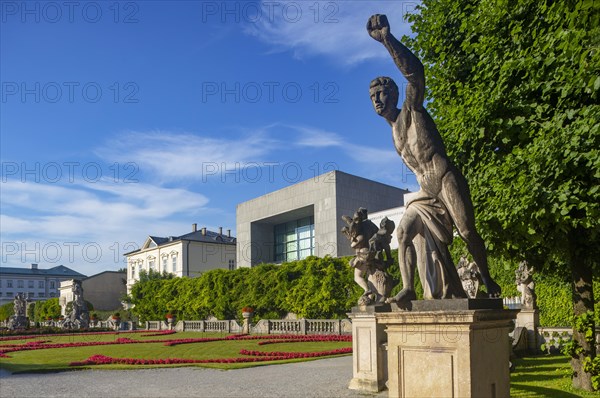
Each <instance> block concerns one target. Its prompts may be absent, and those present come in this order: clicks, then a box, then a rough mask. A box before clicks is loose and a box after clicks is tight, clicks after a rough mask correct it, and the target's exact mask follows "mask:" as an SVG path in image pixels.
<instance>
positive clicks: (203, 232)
mask: <svg viewBox="0 0 600 398" xmlns="http://www.w3.org/2000/svg"><path fill="white" fill-rule="evenodd" d="M202 236H206V227H202Z"/></svg>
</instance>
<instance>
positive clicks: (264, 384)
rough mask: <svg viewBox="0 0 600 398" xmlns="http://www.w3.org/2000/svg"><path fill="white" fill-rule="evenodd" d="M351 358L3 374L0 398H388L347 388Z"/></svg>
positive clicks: (383, 395)
mask: <svg viewBox="0 0 600 398" xmlns="http://www.w3.org/2000/svg"><path fill="white" fill-rule="evenodd" d="M351 378H352V357H351V356H346V357H338V358H331V359H320V360H316V361H308V362H299V363H291V364H284V365H267V366H258V367H255V368H247V369H236V370H227V371H224V370H216V369H207V368H196V367H188V368H161V369H141V370H118V371H116V370H112V371H111V370H82V371H71V372H61V373H47V374H15V375H11V374H9V373H7V372H6V371H1V370H0V397H2V398H9V397H10V398H12V397H15V398H17V397H18V398H20V397H35V398H38V397H44V398H50V397H77V398H84V397H94V398H95V397H143V398H147V397H180V398H186V397H240V398H241V397H244V398H248V397H277V398H279V397H290V398H293V397H332V398H333V397H362V398H369V397H377V398H379V397H387V391H384V392H381V393H379V394H375V395H374V394H368V393H361V392H358V391H354V390H349V389H348V382H349V381H350V379H351Z"/></svg>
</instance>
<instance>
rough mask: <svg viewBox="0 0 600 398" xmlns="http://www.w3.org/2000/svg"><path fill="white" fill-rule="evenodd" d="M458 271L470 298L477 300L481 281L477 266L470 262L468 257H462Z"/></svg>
mask: <svg viewBox="0 0 600 398" xmlns="http://www.w3.org/2000/svg"><path fill="white" fill-rule="evenodd" d="M457 271H458V277H459V278H460V281H461V283H462V286H463V289H464V290H465V293H467V296H469V298H476V297H477V292H478V291H479V283H480V280H481V275H480V274H479V268H478V267H477V264H476V263H475V262H474V261H471V262H469V261H468V260H467V257H465V256H461V257H460V260H458V267H457Z"/></svg>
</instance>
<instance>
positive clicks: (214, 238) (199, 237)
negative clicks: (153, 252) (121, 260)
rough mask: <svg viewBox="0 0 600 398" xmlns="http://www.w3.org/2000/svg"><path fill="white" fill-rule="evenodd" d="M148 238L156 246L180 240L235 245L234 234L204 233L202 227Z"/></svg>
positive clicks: (138, 250)
mask: <svg viewBox="0 0 600 398" xmlns="http://www.w3.org/2000/svg"><path fill="white" fill-rule="evenodd" d="M148 239H151V240H152V241H153V242H154V243H156V246H162V245H165V244H168V243H173V242H177V241H181V240H185V241H190V242H204V243H216V244H221V245H235V242H236V238H235V237H234V236H227V235H224V234H219V233H218V232H214V231H209V230H206V234H202V229H200V230H198V231H195V232H190V233H187V234H184V235H181V236H169V237H168V238H163V237H160V236H152V235H150V236H148ZM148 239H146V242H147V241H148ZM144 249H145V248H144V247H142V248H141V249H137V250H132V251H130V252H128V253H125V254H124V255H125V256H126V255H128V254H132V253H137V252H140V251H142V250H144Z"/></svg>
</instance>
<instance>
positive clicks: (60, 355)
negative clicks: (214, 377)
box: [0, 332, 352, 372]
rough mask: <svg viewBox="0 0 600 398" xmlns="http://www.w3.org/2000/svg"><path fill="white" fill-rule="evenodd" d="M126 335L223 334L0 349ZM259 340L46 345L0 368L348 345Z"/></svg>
mask: <svg viewBox="0 0 600 398" xmlns="http://www.w3.org/2000/svg"><path fill="white" fill-rule="evenodd" d="M123 337H126V338H130V339H132V340H140V341H145V340H157V339H160V340H171V339H185V338H204V337H226V335H225V334H217V333H199V332H180V333H176V334H173V335H165V336H152V337H142V336H141V334H140V333H119V335H118V336H117V335H115V334H110V335H88V336H77V335H70V336H56V337H52V336H50V337H49V336H43V337H39V338H37V337H36V338H35V339H30V340H23V341H4V342H0V349H1V347H2V345H5V344H17V343H19V344H24V343H26V342H28V341H36V340H50V342H51V343H73V342H80V341H85V342H90V341H114V340H116V339H117V338H123ZM258 342H259V340H228V341H216V342H204V343H191V344H181V345H176V346H170V347H169V346H165V345H164V344H163V343H144V344H115V345H103V346H88V347H70V348H50V349H43V350H31V351H18V352H11V353H8V354H7V355H9V356H10V358H0V367H1V368H4V369H6V370H8V371H11V372H38V371H58V370H71V369H81V367H78V368H73V367H70V366H69V363H70V362H74V361H82V360H85V359H87V358H88V357H90V356H92V355H95V354H102V355H106V356H109V357H114V358H140V359H164V358H185V359H188V358H189V359H215V358H238V357H244V356H243V355H240V353H239V352H240V350H241V349H247V350H257V351H284V352H311V351H325V350H333V349H337V348H343V347H350V346H351V344H352V343H350V342H297V343H278V344H269V345H264V346H260V345H258ZM302 360H309V359H290V360H285V361H275V362H259V363H237V364H220V363H215V364H185V365H95V366H93V368H95V369H96V368H102V369H134V368H135V369H140V368H150V367H159V366H160V367H169V366H170V367H172V366H205V367H214V368H220V369H232V368H242V367H249V366H258V365H266V364H272V363H286V362H297V361H302Z"/></svg>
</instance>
